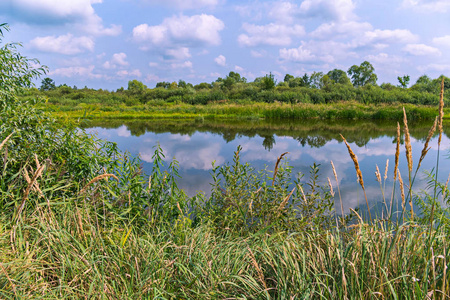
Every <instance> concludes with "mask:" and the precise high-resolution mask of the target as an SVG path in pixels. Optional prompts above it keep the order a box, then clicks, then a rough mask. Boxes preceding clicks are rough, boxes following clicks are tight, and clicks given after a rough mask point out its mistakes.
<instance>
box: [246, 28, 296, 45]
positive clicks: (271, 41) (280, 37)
mask: <svg viewBox="0 0 450 300" xmlns="http://www.w3.org/2000/svg"><path fill="white" fill-rule="evenodd" d="M242 28H243V29H244V30H245V31H246V32H247V34H241V35H239V36H238V42H239V45H241V46H249V47H252V46H258V45H270V46H288V45H290V44H291V42H292V37H299V36H303V35H305V28H304V27H303V26H301V25H293V26H287V25H283V24H275V23H270V24H267V25H254V24H248V23H244V24H243V25H242Z"/></svg>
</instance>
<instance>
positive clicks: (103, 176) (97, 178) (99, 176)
mask: <svg viewBox="0 0 450 300" xmlns="http://www.w3.org/2000/svg"><path fill="white" fill-rule="evenodd" d="M108 177H112V178H114V179H115V180H117V181H119V178H117V176H116V175H114V174H102V175H98V176H97V177H95V178H94V179H92V180H91V181H89V182H88V184H86V185H85V186H84V188H82V189H81V191H80V193H79V194H80V195H81V194H83V193H84V192H86V190H87V189H88V187H89V186H90V185H91V184H94V183H96V182H97V181H99V180H102V179H104V178H108Z"/></svg>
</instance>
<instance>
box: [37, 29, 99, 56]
mask: <svg viewBox="0 0 450 300" xmlns="http://www.w3.org/2000/svg"><path fill="white" fill-rule="evenodd" d="M30 45H31V46H32V47H33V48H35V49H38V50H40V51H43V52H53V53H60V54H66V55H73V54H78V53H81V52H85V51H86V50H87V51H93V50H94V45H95V43H94V41H93V40H92V39H91V38H89V37H86V36H81V37H74V36H73V35H72V34H70V33H68V34H65V35H60V36H58V37H56V36H54V35H52V36H44V37H36V38H34V39H33V40H31V41H30Z"/></svg>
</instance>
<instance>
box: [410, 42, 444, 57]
mask: <svg viewBox="0 0 450 300" xmlns="http://www.w3.org/2000/svg"><path fill="white" fill-rule="evenodd" d="M403 51H406V52H408V53H409V54H411V55H416V56H422V55H431V56H432V55H436V56H440V55H441V54H442V53H441V51H439V50H438V49H436V48H434V47H431V46H427V45H425V44H408V45H406V46H405V47H404V48H403Z"/></svg>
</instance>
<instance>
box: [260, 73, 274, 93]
mask: <svg viewBox="0 0 450 300" xmlns="http://www.w3.org/2000/svg"><path fill="white" fill-rule="evenodd" d="M275 85H276V80H275V76H274V75H273V74H272V72H270V74H268V75H267V74H266V76H264V77H263V78H262V80H261V89H263V90H271V89H273V88H274V87H275Z"/></svg>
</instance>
